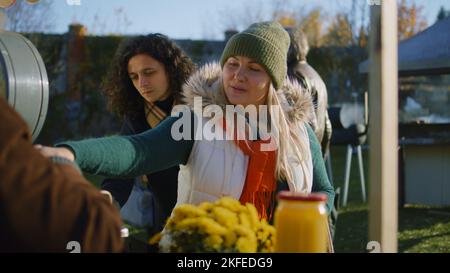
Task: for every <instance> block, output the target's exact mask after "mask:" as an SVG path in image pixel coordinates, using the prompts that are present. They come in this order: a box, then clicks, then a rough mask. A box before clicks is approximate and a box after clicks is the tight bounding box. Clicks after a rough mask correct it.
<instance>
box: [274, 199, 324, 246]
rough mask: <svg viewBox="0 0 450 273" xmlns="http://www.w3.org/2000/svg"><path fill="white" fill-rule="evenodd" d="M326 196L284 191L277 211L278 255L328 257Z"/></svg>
mask: <svg viewBox="0 0 450 273" xmlns="http://www.w3.org/2000/svg"><path fill="white" fill-rule="evenodd" d="M326 200H327V196H326V195H325V194H318V193H312V194H299V193H292V192H289V191H281V192H280V193H279V194H278V207H277V209H276V211H275V216H274V217H275V219H274V220H275V229H276V231H277V239H276V243H275V252H296V253H325V252H327V246H328V220H327V219H328V216H327V211H326V208H325V202H326Z"/></svg>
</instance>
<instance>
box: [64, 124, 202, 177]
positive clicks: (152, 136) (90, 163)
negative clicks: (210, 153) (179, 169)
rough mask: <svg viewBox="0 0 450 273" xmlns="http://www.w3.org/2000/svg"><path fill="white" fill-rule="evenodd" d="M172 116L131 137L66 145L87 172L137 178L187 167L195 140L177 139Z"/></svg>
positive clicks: (76, 142)
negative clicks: (174, 133)
mask: <svg viewBox="0 0 450 273" xmlns="http://www.w3.org/2000/svg"><path fill="white" fill-rule="evenodd" d="M178 119H179V118H178V117H169V118H167V119H166V120H164V121H163V122H162V123H161V124H160V125H159V126H157V127H156V128H154V129H151V130H148V131H145V132H143V133H141V134H137V135H132V136H112V137H103V138H96V139H87V140H82V141H69V142H63V143H60V144H58V145H56V146H57V147H63V148H68V149H69V150H70V151H72V153H73V155H74V157H75V162H76V163H77V164H78V166H79V167H80V168H81V169H82V170H83V171H84V172H87V173H92V174H96V175H102V176H108V177H124V178H125V177H135V176H140V175H144V174H149V173H153V172H156V171H160V170H164V169H167V168H170V167H173V166H176V165H179V164H185V163H186V162H187V160H188V158H189V155H190V153H191V150H192V146H193V143H194V141H193V140H192V138H191V139H190V140H183V139H182V140H175V139H174V138H173V137H172V134H171V131H172V130H171V129H172V125H173V124H174V123H175V122H176V121H177V120H178Z"/></svg>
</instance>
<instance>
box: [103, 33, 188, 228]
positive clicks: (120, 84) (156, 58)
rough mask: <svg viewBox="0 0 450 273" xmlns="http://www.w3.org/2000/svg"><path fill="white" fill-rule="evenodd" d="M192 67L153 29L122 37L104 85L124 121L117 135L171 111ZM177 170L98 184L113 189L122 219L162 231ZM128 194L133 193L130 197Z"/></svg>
mask: <svg viewBox="0 0 450 273" xmlns="http://www.w3.org/2000/svg"><path fill="white" fill-rule="evenodd" d="M194 69H195V66H194V64H193V62H192V61H191V60H190V59H189V57H188V56H187V55H186V54H185V53H184V52H183V51H182V50H181V49H180V48H179V47H178V46H177V45H176V44H175V43H174V42H173V41H172V40H170V39H169V38H168V37H167V36H165V35H162V34H159V33H155V34H149V35H146V36H138V37H134V38H130V39H128V40H126V41H124V42H123V43H122V44H121V45H120V46H119V48H118V50H117V53H116V56H115V58H114V60H113V61H112V64H111V68H110V70H109V73H108V75H107V76H106V78H105V80H104V82H103V88H102V89H103V92H104V94H105V95H106V97H107V99H108V106H109V109H110V110H112V111H114V112H115V113H117V114H118V116H119V117H120V118H121V119H122V120H123V124H122V129H121V131H120V134H121V135H134V134H139V133H142V132H144V131H146V130H148V129H152V128H155V127H156V126H157V125H158V124H159V123H160V122H161V121H162V120H164V119H165V118H166V117H167V116H170V113H171V110H172V107H173V106H174V105H175V104H178V103H180V92H181V89H182V85H183V84H184V83H185V82H186V80H187V79H188V78H189V76H190V75H191V74H192V72H193V71H194ZM178 171H179V168H178V166H176V167H172V168H169V169H166V170H162V171H158V172H155V173H152V174H148V175H145V176H143V177H139V178H135V179H106V180H104V181H103V182H102V189H103V190H107V191H109V192H110V193H111V194H112V197H113V199H114V200H115V202H117V203H118V205H119V206H120V207H121V208H122V211H121V212H122V217H123V219H124V220H125V221H127V220H128V222H130V223H131V224H134V225H137V226H143V227H146V228H147V229H148V232H149V234H153V233H156V232H159V231H161V230H162V228H163V227H164V224H165V221H166V219H167V218H168V217H169V216H170V214H171V212H172V209H173V207H174V206H175V203H176V198H177V179H178ZM149 181H151V183H149ZM132 193H133V194H135V195H131V196H133V197H132V198H130V194H132ZM129 198H130V202H129V203H128V204H127V201H128V200H129ZM124 209H125V210H124ZM136 217H137V218H136Z"/></svg>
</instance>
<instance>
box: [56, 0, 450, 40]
mask: <svg viewBox="0 0 450 273" xmlns="http://www.w3.org/2000/svg"><path fill="white" fill-rule="evenodd" d="M48 1H53V6H52V7H53V12H52V16H53V27H52V31H51V32H54V33H64V32H66V31H67V29H68V25H69V24H70V23H81V24H83V25H85V26H86V27H87V29H88V33H90V34H93V35H106V34H111V33H114V34H129V35H133V34H146V33H150V32H160V33H163V34H166V35H168V36H169V37H170V38H173V39H193V40H196V39H209V40H222V39H223V38H224V35H223V32H224V30H225V29H226V28H227V27H230V26H236V27H237V28H238V30H242V29H239V28H242V27H239V26H237V25H236V23H234V24H233V22H244V21H245V20H251V18H252V17H251V15H250V13H258V12H259V13H260V14H261V15H262V16H263V18H267V19H268V18H270V14H271V13H270V12H271V10H273V9H272V8H273V3H275V2H277V0H48ZM358 1H359V2H360V3H361V4H364V3H365V2H366V0H358ZM278 2H280V0H278ZM282 2H283V1H282ZM283 3H284V5H285V7H287V8H288V9H289V8H290V9H295V10H302V11H304V12H307V11H309V10H311V9H313V8H316V7H318V8H320V9H321V10H323V11H324V12H326V13H327V14H329V15H330V16H332V15H333V14H335V13H336V12H339V11H350V10H351V6H352V5H351V3H352V1H351V0H285V1H284V2H283ZM415 3H416V4H417V5H420V6H423V15H424V17H425V19H427V21H428V24H429V25H431V24H432V23H434V22H435V20H436V16H437V13H438V11H439V9H440V7H441V6H443V7H444V8H445V9H446V10H450V0H415ZM78 4H79V5H78ZM367 7H368V6H367ZM248 9H250V10H251V11H249V10H248ZM358 10H360V9H358ZM366 11H368V8H367V9H366ZM361 14H362V12H357V13H356V15H355V17H356V18H355V20H356V21H360V18H361ZM365 20H367V21H368V20H369V19H368V18H366V19H365Z"/></svg>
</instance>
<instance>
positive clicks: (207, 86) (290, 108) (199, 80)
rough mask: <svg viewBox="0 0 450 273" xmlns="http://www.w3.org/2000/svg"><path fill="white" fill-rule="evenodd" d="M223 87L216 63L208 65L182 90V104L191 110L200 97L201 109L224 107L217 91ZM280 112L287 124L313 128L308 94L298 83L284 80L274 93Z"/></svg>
mask: <svg viewBox="0 0 450 273" xmlns="http://www.w3.org/2000/svg"><path fill="white" fill-rule="evenodd" d="M221 84H222V68H221V67H220V65H219V64H218V63H209V64H206V65H204V66H202V67H201V68H199V69H198V70H197V71H196V72H195V73H194V74H193V75H192V76H191V77H190V78H189V80H188V81H187V83H186V84H184V86H183V92H182V94H183V98H182V100H183V102H184V103H185V104H186V105H188V106H189V107H190V108H191V109H192V108H193V107H194V98H195V97H198V96H200V97H202V100H203V108H204V107H206V106H208V105H212V104H215V105H219V106H221V107H223V108H224V107H225V105H226V104H227V99H226V98H225V95H224V93H223V92H221V91H220V85H221ZM276 94H277V97H278V99H279V101H280V104H281V108H282V109H283V111H284V113H285V114H286V116H287V118H288V119H289V121H290V122H307V123H309V124H311V125H312V126H313V127H314V124H315V118H314V107H313V103H312V97H311V94H310V93H309V92H307V91H306V90H305V89H303V88H302V87H301V86H300V85H299V84H298V83H297V82H294V81H291V80H290V79H288V78H286V80H285V82H284V83H283V85H282V86H281V88H280V89H278V90H277V91H276Z"/></svg>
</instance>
